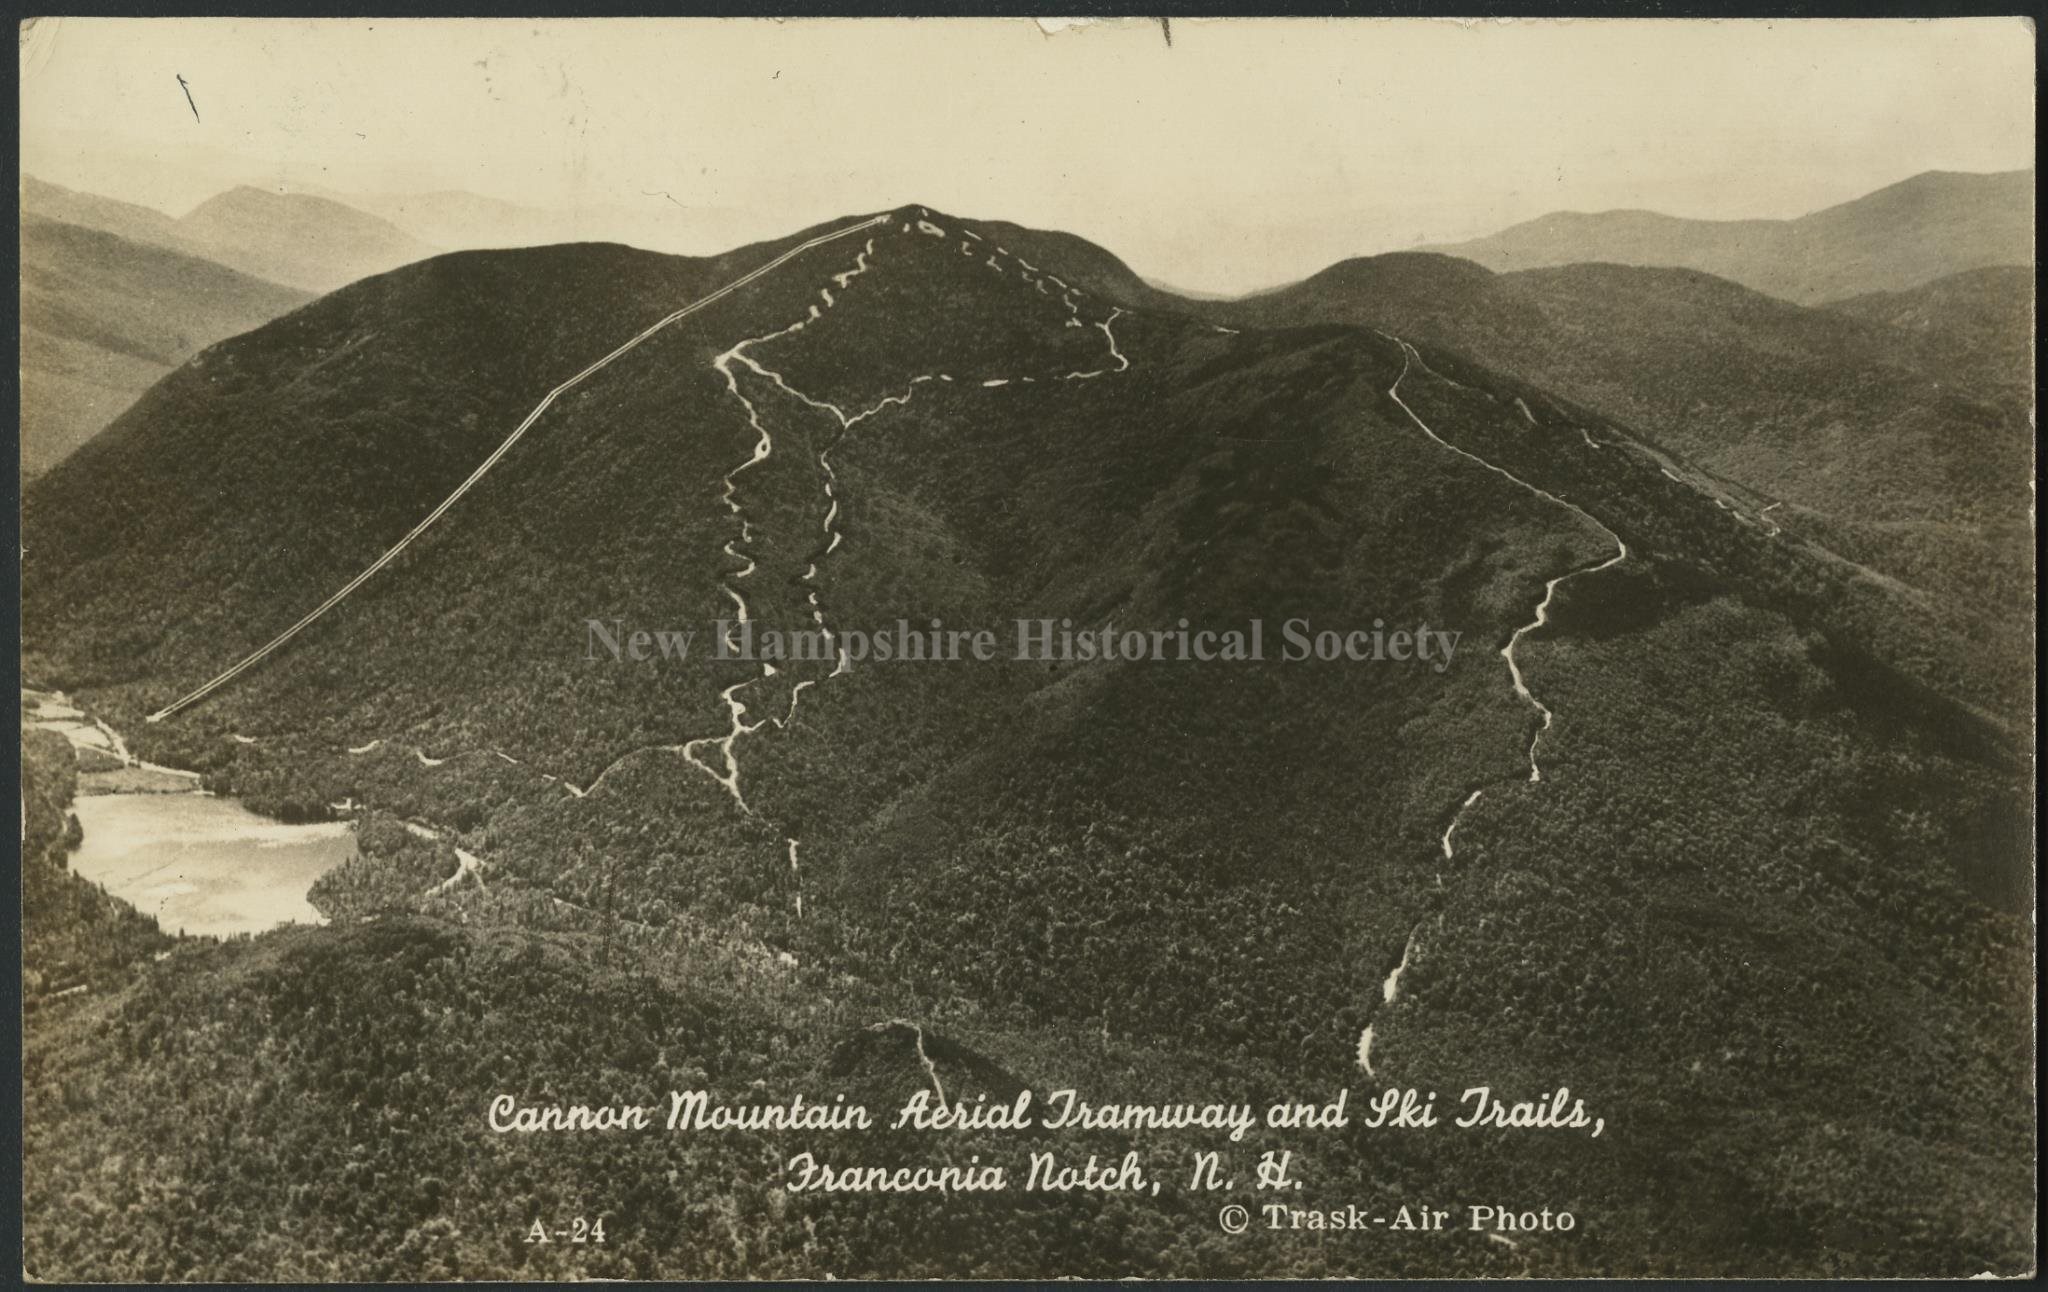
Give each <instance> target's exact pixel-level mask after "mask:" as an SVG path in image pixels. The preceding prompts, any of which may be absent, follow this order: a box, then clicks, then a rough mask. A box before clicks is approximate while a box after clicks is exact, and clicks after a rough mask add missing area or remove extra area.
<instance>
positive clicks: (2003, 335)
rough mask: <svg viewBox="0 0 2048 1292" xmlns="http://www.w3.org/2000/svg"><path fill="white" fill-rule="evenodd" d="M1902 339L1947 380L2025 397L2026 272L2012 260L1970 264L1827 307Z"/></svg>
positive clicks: (2030, 356) (2028, 341) (2029, 337)
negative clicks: (1926, 280) (1908, 286)
mask: <svg viewBox="0 0 2048 1292" xmlns="http://www.w3.org/2000/svg"><path fill="white" fill-rule="evenodd" d="M1829 308H1830V309H1833V310H1835V311H1836V312H1838V313H1841V314H1847V315H1849V316H1850V317H1851V318H1858V319H1862V320H1863V321H1864V322H1866V323H1876V324H1880V325H1882V326H1884V327H1886V328H1889V329H1891V330H1892V331H1893V333H1895V334H1902V335H1904V336H1905V337H1907V338H1909V340H1910V343H1911V346H1912V348H1913V350H1914V351H1915V352H1916V357H1917V358H1918V360H1919V362H1920V364H1921V366H1922V367H1924V368H1929V369H1935V370H1946V372H1947V373H1948V374H1950V375H1949V380H1951V381H1962V382H1966V383H1971V384H1980V385H1982V386H1985V387H1987V388H1997V387H2005V388H2007V389H2008V390H2010V391H2011V392H2012V396H2013V397H2016V398H2018V399H2021V400H2027V401H2031V400H2032V397H2033V385H2034V380H2033V378H2034V271H2033V270H2032V269H2031V268H2027V267H2024V266H2019V265H2004V266H1998V267H1994V268H1990V269H1972V270H1969V271H1967V272H1964V273H1960V274H1951V275H1949V276H1948V277H1947V278H1937V279H1935V280H1934V281H1933V282H1931V283H1925V284H1922V285H1921V286H1919V287H1915V288H1911V289H1909V290H1907V291H1902V292H1872V293H1870V294H1868V295H1865V296H1852V297H1850V298H1849V299H1848V300H1845V301H1837V302H1835V303H1834V304H1833V305H1831V306H1829Z"/></svg>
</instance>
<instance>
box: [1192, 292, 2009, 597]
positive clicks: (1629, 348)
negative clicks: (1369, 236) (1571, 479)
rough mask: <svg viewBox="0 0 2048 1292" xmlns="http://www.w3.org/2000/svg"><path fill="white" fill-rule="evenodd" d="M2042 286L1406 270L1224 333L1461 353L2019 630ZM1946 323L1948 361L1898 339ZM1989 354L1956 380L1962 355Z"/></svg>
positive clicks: (1291, 304)
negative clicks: (1801, 284)
mask: <svg viewBox="0 0 2048 1292" xmlns="http://www.w3.org/2000/svg"><path fill="white" fill-rule="evenodd" d="M2015 274H2016V275H2018V280H2017V281H2016V280H2015V279H2014V278H2013V275H2015ZM2030 287H2031V274H2030V273H2029V271H2026V270H2012V271H2002V272H1998V273H1993V272H1991V271H1981V272H1978V273H1972V274H1969V275H1962V276H1957V277H1955V278H1950V279H1943V280H1941V281H1940V282H1939V283H1937V284H1933V285H1930V286H1928V287H1926V288H1922V289H1919V290H1917V291H1915V292H1911V293H1905V294H1902V295H1901V296H1897V297H1893V296H1886V297H1880V298H1866V299H1865V300H1864V302H1863V303H1862V304H1860V305H1857V306H1856V307H1855V308H1854V309H1851V308H1848V307H1845V308H1844V309H1842V310H1833V309H1813V308H1807V307H1803V306H1798V305H1794V304H1791V303H1789V302H1786V301H1783V300H1779V299H1777V298H1774V297H1771V296H1768V295H1765V294H1764V293H1762V292H1758V291H1754V290H1751V289H1749V288H1746V287H1743V286H1741V285H1739V284H1736V283H1733V282H1730V281H1727V280H1725V279H1722V278H1717V277H1714V276H1712V275H1709V274H1704V273H1700V272H1697V271H1693V270H1686V269H1668V268H1638V267H1631V266H1626V265H1616V264H1604V263H1598V264H1577V265H1567V266H1560V267H1556V268H1548V269H1532V270H1523V271H1519V272H1514V273H1504V274H1496V273H1493V272H1491V271H1489V270H1487V269H1485V268H1483V267H1481V266H1479V265H1477V264H1474V263H1472V262H1471V261H1468V260H1461V259H1457V258H1454V257H1450V256H1445V255H1439V254H1435V253H1428V252H1399V253H1395V254H1392V255H1384V256H1373V257H1366V258H1361V259H1357V260H1349V261H1345V262H1343V263H1341V264H1338V265H1334V266H1332V267H1331V268H1329V269H1326V270H1324V271H1323V272H1322V273H1320V274H1317V275H1316V276H1315V277H1313V278H1310V279H1308V280H1307V281H1306V282H1303V283H1299V284H1296V285H1295V286H1293V287H1290V288H1286V289H1284V290H1282V291H1278V292H1272V293H1269V294H1267V295H1265V296H1260V297H1254V298H1252V299H1250V300H1246V301H1242V302H1238V303H1236V304H1234V305H1231V306H1226V307H1220V308H1218V309H1217V310H1216V311H1215V312H1214V317H1218V318H1222V319H1224V320H1225V321H1227V322H1231V323H1233V324H1234V325H1236V326H1243V327H1252V326H1261V327H1275V326H1307V325H1313V324H1331V323H1341V324H1350V325H1363V326H1368V327H1374V328H1381V329H1385V330H1387V331H1391V332H1399V333H1401V334H1402V335H1405V336H1409V337H1413V338H1415V339H1416V340H1418V341H1427V342H1430V343H1434V344H1437V345H1441V346H1444V347H1447V348H1449V349H1451V350H1453V351H1456V352H1458V353H1460V354H1462V355H1465V356H1467V357H1469V358H1471V359H1473V360H1475V361H1477V362H1479V363H1481V364H1484V365H1486V366H1488V367H1490V368H1494V369H1496V370H1498V371H1503V372H1512V373H1515V374H1517V375H1518V376H1520V377H1522V378H1524V379H1526V380H1529V381H1531V382H1533V383H1535V384H1537V385H1538V386H1540V387H1542V388H1543V389H1545V390H1546V391H1549V392H1554V393H1555V394H1557V395H1560V396H1563V397H1565V398H1567V399H1571V400H1575V401H1577V402H1579V403H1582V404H1584V405H1587V406H1588V407H1590V408H1593V409H1596V410H1598V411H1599V412H1600V413H1602V414H1604V415H1606V416H1609V417H1613V418H1615V419H1617V420H1619V421H1622V422H1625V423H1627V424H1628V425H1630V426H1632V427H1635V428H1638V429H1640V430H1641V431H1642V432H1644V433H1645V434H1647V435H1648V436H1650V437H1652V438H1654V439H1655V441H1656V442H1657V443H1659V444H1660V445H1662V446H1664V447H1666V448H1668V449H1670V450H1673V451H1675V452H1676V453H1678V454H1682V455H1683V456H1684V457H1685V458H1686V459H1687V460H1689V461H1690V462H1691V463H1694V464H1697V465H1698V466H1701V467H1704V468H1706V469H1707V470H1709V471H1711V472H1713V473H1714V474H1716V475H1718V476H1719V477H1721V478H1722V479H1724V480H1726V481H1730V482H1734V483H1737V484H1739V485H1742V486H1744V487H1747V488H1749V489H1754V490H1757V491H1758V492H1759V493H1760V494H1761V495H1763V496H1764V497H1765V499H1766V501H1771V502H1776V503H1778V504H1779V506H1780V511H1779V514H1777V516H1776V518H1775V521H1774V523H1778V524H1783V525H1791V526H1793V527H1794V528H1796V529H1799V530H1801V531H1803V532H1806V533H1809V534H1812V535H1814V536H1815V537H1821V538H1822V539H1823V541H1825V542H1827V543H1828V544H1829V545H1830V546H1833V547H1835V548H1836V549H1837V550H1840V551H1843V552H1845V553H1848V554H1853V555H1854V556H1855V558H1856V559H1858V560H1860V561H1863V562H1865V563H1867V564H1869V565H1871V566H1873V567H1876V568H1880V569H1884V570H1886V571H1888V572H1890V573H1892V574H1894V575H1896V576H1898V577H1900V578H1902V579H1905V580H1906V581H1907V582H1910V583H1913V584H1915V585H1916V586H1919V587H1923V588H1949V589H1954V590H1967V592H1968V593H1969V594H1971V595H1973V596H1976V597H1980V598H1983V599H1984V600H1985V601H1986V602H1987V603H1988V604H1992V605H2000V606H2004V607H2007V608H2008V610H2010V611H2013V612H2017V611H2019V610H2022V609H2023V608H2024V607H2025V606H2026V605H2027V604H2028V601H2027V598H2028V597H2030V595H2031V592H2030V589H2031V583H2032V577H2031V569H2030V567H2029V566H2028V563H2027V562H2026V560H2025V555H2026V547H2027V544H2026V543H2025V541H2024V539H2025V527H2026V518H2027V514H2028V507H2029V503H2030V495H2029V493H2028V491H2027V487H2026V482H2027V480H2028V478H2029V476H2030V470H2029V465H2030V460H2031V459H2030V454H2031V446H2032V433H2031V428H2030V425H2029V420H2028V413H2029V409H2030V401H2029V400H2028V398H2027V397H2026V395H2027V388H2028V377H2029V375H2030V372H2031V369H2030V365H2029V363H2028V355H2027V348H2026V347H2027V341H2028V339H2029V336H2028V334H2027V332H2026V331H2025V325H2024V324H2019V323H2016V320H2018V319H2022V318H2024V319H2028V320H2030V319H2031V290H2030ZM1987 292H1988V293H1989V295H1988V296H1987ZM1929 311H1936V312H1937V313H1938V316H1939V317H1940V318H1941V319H1943V320H1952V321H1953V322H1951V323H1949V324H1947V325H1946V326H1937V327H1934V328H1933V329H1932V335H1933V336H1934V337H1937V338H1938V337H1941V336H1945V335H1947V333H1948V332H1949V331H1950V330H1954V331H1958V332H1962V333H1964V334H1966V335H1967V337H1969V338H1977V339H1979V341H1978V342H1972V341H1970V340H1966V341H1964V342H1962V343H1961V344H1960V345H1959V346H1947V347H1945V348H1933V349H1931V348H1930V345H1934V344H1937V343H1935V342H1932V341H1930V339H1929V338H1928V337H1925V336H1921V335H1917V334H1915V333H1913V332H1910V331H1906V330H1902V329H1901V328H1900V327H1899V326H1898V325H1897V323H1898V320H1899V319H1902V318H1908V317H1919V318H1922V319H1925V318H1928V317H1930V314H1929ZM1973 320H1981V321H1973ZM1979 342H1980V344H1979ZM1973 344H1978V348H1977V349H1976V350H1975V351H1974V352H1972V353H1971V354H1969V355H1966V356H1965V358H1964V359H1963V360H1962V362H1961V363H1960V364H1959V363H1958V362H1957V360H1956V356H1955V353H1954V351H1955V350H1956V349H1959V348H1960V349H1966V350H1967V349H1969V348H1970V347H1971V346H1972V345H1973ZM1784 509H1789V513H1787V512H1786V511H1785V510H1784Z"/></svg>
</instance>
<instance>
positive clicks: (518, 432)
mask: <svg viewBox="0 0 2048 1292" xmlns="http://www.w3.org/2000/svg"><path fill="white" fill-rule="evenodd" d="M889 218H890V217H889V216H887V215H877V216H874V217H872V218H871V219H867V220H862V221H861V222H859V223H858V224H851V225H848V226H846V227H845V228H841V229H835V230H833V231H832V232H830V233H824V234H820V235H818V236H817V237H815V238H812V239H811V240H809V241H808V242H804V243H801V244H799V245H797V246H794V247H791V248H790V249H789V250H788V251H785V252H783V253H782V254H781V255H779V256H777V257H775V258H774V259H773V260H770V261H769V262H768V263H766V264H764V265H761V266H759V267H757V268H755V269H753V270H750V271H748V272H747V273H744V274H742V275H740V276H739V277H738V278H735V279H733V280H732V281H731V282H729V283H727V284H725V285H724V286H723V287H720V288H719V289H718V290H716V291H714V292H711V293H709V294H707V295H704V296H700V297H698V298H697V299H696V300H694V301H691V302H690V303H689V304H688V305H685V306H683V307H682V308H681V309H678V310H676V311H674V312H673V313H671V314H668V315H665V316H664V317H662V318H660V319H658V320H656V321H655V322H654V323H652V324H650V325H649V326H647V327H646V328H644V329H642V330H641V331H640V332H639V333H637V334H636V335H634V336H633V337H632V339H630V340H628V341H626V342H625V343H624V344H622V345H620V346H619V347H618V348H617V349H615V350H613V351H612V352H611V353H610V354H607V355H605V356H604V357H603V358H601V359H599V360H597V361H596V362H594V363H592V364H591V365H590V366H589V367H587V368H585V369H583V371H581V372H579V373H577V374H576V375H575V376H573V377H571V378H569V379H568V380H567V381H565V382H563V383H562V384H561V385H559V386H556V387H555V388H554V389H553V390H550V391H549V392H548V393H547V394H546V396H544V397H543V398H542V399H541V401H540V402H539V403H538V404H535V405H534V406H533V411H531V412H529V413H528V414H527V415H526V418H525V420H523V421H521V422H520V423H519V425H518V426H516V427H514V428H513V430H512V433H511V434H510V435H508V436H506V437H505V439H504V441H503V442H502V443H500V444H499V445H498V447H497V448H495V449H493V450H492V451H491V454H490V456H489V457H487V458H485V459H484V460H483V461H482V462H481V463H479V464H477V468H476V470H474V471H472V472H470V473H469V478H468V479H466V480H464V481H463V482H462V483H461V484H459V485H457V486H456V487H455V491H454V492H453V493H451V494H449V495H448V496H447V497H446V498H443V499H442V500H441V503H440V505H439V506H437V507H435V508H434V509H433V510H432V511H430V512H428V513H427V514H426V516H425V517H424V518H423V519H422V520H421V521H420V522H419V524H417V525H414V526H413V527H412V529H411V530H409V531H407V533H406V535H405V537H403V538H401V539H399V540H398V541H397V542H396V543H394V544H392V545H391V547H390V549H389V550H387V551H386V552H385V553H384V554H383V555H382V556H380V557H378V558H377V559H376V560H374V561H372V562H371V563H370V564H369V565H368V566H367V567H365V568H364V569H363V571H362V573H360V574H358V575H356V576H355V577H354V578H353V579H350V580H349V581H348V582H347V583H345V584H343V585H342V586H341V587H340V588H339V589H337V590H336V591H335V592H334V594H333V595H332V596H330V597H328V598H327V599H326V600H325V601H323V602H321V603H320V604H319V605H317V606H315V607H313V609H312V610H310V611H308V612H307V613H306V615H305V617H304V618H302V619H300V620H299V621H298V622H297V623H295V624H293V625H292V626H291V627H289V628H287V629H285V630H284V631H283V632H281V633H279V634H278V635H277V636H275V637H273V638H271V639H270V641H268V642H267V643H265V644H264V645H262V646H260V647H258V648H257V649H256V650H254V651H252V652H250V653H249V654H248V655H247V656H245V657H244V658H243V659H242V660H241V661H240V662H238V663H236V664H234V665H233V666H231V667H229V668H228V669H227V670H225V671H224V672H222V673H220V674H219V675H218V676H216V677H214V678H213V679H212V680H211V681H208V682H206V683H204V684H203V685H201V686H199V687H197V688H195V689H194V690H192V691H190V692H188V693H186V694H185V695H183V696H181V697H179V698H178V699H176V700H173V701H172V702H171V703H169V704H167V705H165V706H164V707H163V708H161V709H159V710H157V711H156V712H155V713H152V714H150V715H149V717H148V719H147V721H149V722H161V721H163V720H164V719H165V718H168V717H170V716H172V715H173V714H175V713H178V712H179V711H180V710H183V709H186V708H189V707H190V706H192V705H194V704H197V703H198V702H199V701H201V700H204V699H205V698H206V697H207V696H209V695H211V694H213V693H214V692H215V691H216V690H218V689H219V688H221V687H223V686H225V685H227V684H228V683H229V682H232V681H234V680H235V679H236V678H237V677H239V676H241V675H242V674H243V673H244V672H246V671H247V670H248V669H250V668H253V667H255V666H256V665H257V664H260V663H262V662H263V661H264V660H265V659H267V658H268V657H269V656H270V655H271V654H272V653H273V652H275V651H276V650H277V649H278V648H279V647H281V646H283V645H284V644H285V643H286V642H288V641H290V640H291V639H292V638H294V637H296V636H298V635H299V634H300V633H302V632H304V631H305V630H306V629H307V628H309V627H311V626H312V625H313V623H314V622H315V621H317V620H318V619H320V617H321V616H323V615H325V614H326V613H327V612H328V611H330V610H332V609H334V607H336V606H338V605H340V604H341V602H342V601H343V600H344V599H346V598H347V597H348V595H349V594H350V593H352V592H354V591H355V590H356V589H357V588H359V587H361V586H362V585H363V584H365V583H367V582H369V581H370V579H371V578H372V577H373V576H374V575H375V574H376V573H377V572H378V571H379V570H382V569H383V568H384V567H385V566H387V565H389V564H391V562H393V561H395V560H397V559H398V556H399V554H400V553H401V552H403V551H405V549H406V548H408V547H410V546H412V544H413V542H414V540H416V539H418V538H419V537H420V535H422V534H424V533H426V532H427V530H428V529H430V528H432V527H433V525H434V522H436V521H438V520H440V519H441V517H443V516H444V515H446V514H447V513H448V509H449V508H451V507H453V506H454V505H455V504H456V503H458V502H460V501H461V500H462V496H463V495H464V494H466V493H468V492H469V491H470V490H471V489H474V488H475V487H476V485H477V482H478V481H480V480H482V479H483V478H484V476H486V475H487V474H489V473H490V470H491V468H492V467H495V466H497V465H498V463H499V462H500V461H501V460H503V458H504V456H505V455H506V454H507V453H510V452H511V451H512V446H513V445H515V444H517V443H519V441H520V439H521V438H522V437H524V436H525V434H526V432H527V431H528V430H530V429H532V427H533V424H534V423H535V422H538V421H539V420H540V418H541V414H543V413H545V412H547V411H548V408H549V407H550V406H551V405H553V404H554V402H555V401H556V400H557V399H560V398H561V397H562V396H563V395H565V394H567V393H568V392H569V391H571V390H573V389H575V388H576V387H577V386H580V385H582V384H583V383H584V382H585V381H587V380H589V379H590V378H591V377H593V376H595V375H596V374H597V373H599V372H601V371H603V370H604V369H605V368H607V367H609V366H610V365H611V364H612V362H613V361H614V360H616V359H618V358H619V357H620V356H621V355H624V354H626V353H628V352H629V351H631V350H632V349H634V348H635V347H636V346H638V345H640V344H641V343H642V342H644V341H646V340H647V339H648V338H649V337H651V336H653V335H654V334H656V333H657V332H660V331H661V330H662V329H664V328H666V327H668V326H670V325H671V324H673V323H676V322H679V321H681V320H682V319H686V318H688V317H689V316H690V315H692V314H695V313H696V312H697V311H698V310H701V309H703V308H705V307H706V306H708V305H712V304H714V303H716V302H718V301H720V300H723V299H724V298H725V297H727V296H729V295H731V294H732V293H733V292H736V291H738V290H739V289H740V288H742V287H745V286H746V285H747V284H748V283H751V282H753V281H754V280H755V279H757V278H759V277H761V276H762V275H763V274H767V273H770V272H772V271H773V270H775V269H778V268H780V267H781V266H783V265H786V264H788V263H789V262H790V261H792V260H794V259H796V258H797V257H798V256H801V255H802V254H804V253H805V252H806V251H809V250H811V249H812V248H814V247H822V246H824V245H825V244H827V243H829V242H836V241H838V240H839V239H841V238H845V237H850V236H852V235H853V234H856V233H859V232H861V231H862V230H864V229H872V228H875V227H876V226H878V225H881V224H885V223H887V222H888V220H889Z"/></svg>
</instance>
